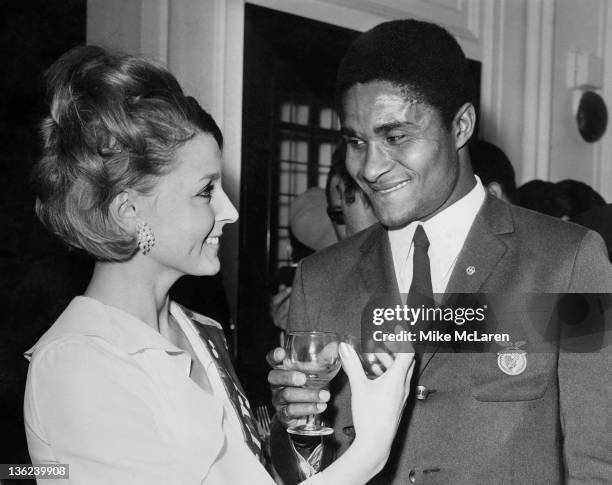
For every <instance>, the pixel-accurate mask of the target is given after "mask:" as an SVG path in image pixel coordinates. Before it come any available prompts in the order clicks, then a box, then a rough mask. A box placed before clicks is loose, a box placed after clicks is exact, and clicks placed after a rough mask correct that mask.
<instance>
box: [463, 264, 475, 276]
mask: <svg viewBox="0 0 612 485" xmlns="http://www.w3.org/2000/svg"><path fill="white" fill-rule="evenodd" d="M465 272H466V273H467V274H468V276H472V275H473V274H474V273H476V268H474V266H468V267H467V268H465Z"/></svg>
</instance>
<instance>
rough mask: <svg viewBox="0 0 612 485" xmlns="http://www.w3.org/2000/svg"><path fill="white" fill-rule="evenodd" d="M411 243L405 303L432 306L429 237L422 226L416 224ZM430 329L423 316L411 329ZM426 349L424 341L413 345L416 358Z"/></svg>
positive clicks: (415, 305) (426, 345)
mask: <svg viewBox="0 0 612 485" xmlns="http://www.w3.org/2000/svg"><path fill="white" fill-rule="evenodd" d="M412 243H413V246H414V249H413V251H412V283H410V290H409V291H408V298H407V302H406V303H407V304H408V306H409V307H411V308H417V309H418V308H425V309H426V308H430V307H433V306H434V301H433V290H432V285H431V269H430V267H429V256H428V254H427V251H428V249H429V239H428V238H427V234H425V230H424V229H423V226H421V225H419V226H417V228H416V231H414V237H413V239H412ZM432 329H433V328H432V327H431V322H429V321H428V319H427V318H423V317H422V318H421V319H420V320H419V321H418V322H416V323H415V325H414V326H413V327H412V330H416V331H417V332H420V331H428V330H432ZM419 335H420V333H419ZM428 350H429V345H428V344H427V343H426V342H417V344H416V345H415V351H416V353H417V359H420V356H421V355H422V354H423V352H426V351H428Z"/></svg>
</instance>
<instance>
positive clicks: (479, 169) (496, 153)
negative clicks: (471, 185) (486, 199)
mask: <svg viewBox="0 0 612 485" xmlns="http://www.w3.org/2000/svg"><path fill="white" fill-rule="evenodd" d="M469 149H470V161H471V162H472V170H473V172H474V175H477V176H478V177H479V178H480V181H481V182H482V185H484V186H485V188H486V189H487V191H488V192H489V193H490V194H492V195H494V196H495V197H497V198H499V199H501V200H503V201H505V202H509V203H511V204H516V202H517V193H516V190H517V189H516V178H515V174H514V167H513V166H512V163H511V162H510V160H509V159H508V157H507V156H506V154H505V153H504V151H503V150H502V149H501V148H499V147H498V146H496V145H494V144H493V143H489V142H488V141H484V140H474V139H472V140H470V143H469Z"/></svg>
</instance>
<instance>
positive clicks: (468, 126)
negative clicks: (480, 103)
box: [453, 103, 476, 150]
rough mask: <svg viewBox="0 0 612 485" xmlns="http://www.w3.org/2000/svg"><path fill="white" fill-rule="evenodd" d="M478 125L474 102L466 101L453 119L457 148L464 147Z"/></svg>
mask: <svg viewBox="0 0 612 485" xmlns="http://www.w3.org/2000/svg"><path fill="white" fill-rule="evenodd" d="M475 127H476V110H475V109H474V105H473V104H472V103H465V104H464V105H463V106H461V108H459V110H457V113H456V114H455V118H454V119H453V134H454V136H455V147H456V149H457V150H459V149H460V148H463V147H464V146H465V144H466V143H467V142H468V141H469V140H470V138H471V137H472V134H473V133H474V129H475Z"/></svg>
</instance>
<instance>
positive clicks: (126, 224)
mask: <svg viewBox="0 0 612 485" xmlns="http://www.w3.org/2000/svg"><path fill="white" fill-rule="evenodd" d="M135 196H136V194H135V193H134V192H133V191H131V190H123V191H122V192H119V193H118V194H117V195H116V196H115V198H114V199H113V200H112V202H111V203H110V207H109V213H110V216H111V218H112V219H113V221H115V223H116V224H118V225H119V226H120V227H121V228H122V229H123V230H124V231H126V232H128V233H129V232H134V231H135V230H136V224H137V222H138V215H137V210H136V205H135Z"/></svg>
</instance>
